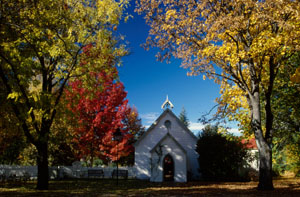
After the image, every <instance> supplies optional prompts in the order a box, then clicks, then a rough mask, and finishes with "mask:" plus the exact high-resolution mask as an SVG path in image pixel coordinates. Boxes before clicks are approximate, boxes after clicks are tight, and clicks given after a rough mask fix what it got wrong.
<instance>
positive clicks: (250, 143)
mask: <svg viewBox="0 0 300 197" xmlns="http://www.w3.org/2000/svg"><path fill="white" fill-rule="evenodd" d="M242 143H243V144H244V145H245V147H246V148H247V149H248V151H250V153H251V155H252V157H253V160H252V161H248V165H249V166H250V167H251V168H252V169H254V170H257V171H258V169H259V155H258V148H257V145H256V142H255V138H251V139H250V140H247V139H242Z"/></svg>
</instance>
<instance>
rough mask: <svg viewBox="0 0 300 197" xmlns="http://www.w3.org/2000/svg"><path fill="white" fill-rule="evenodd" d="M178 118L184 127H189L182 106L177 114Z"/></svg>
mask: <svg viewBox="0 0 300 197" xmlns="http://www.w3.org/2000/svg"><path fill="white" fill-rule="evenodd" d="M179 120H181V122H182V123H183V124H184V125H185V126H186V127H189V125H190V123H189V119H188V118H187V115H186V111H185V109H184V107H182V110H181V112H180V114H179Z"/></svg>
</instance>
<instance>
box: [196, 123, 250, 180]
mask: <svg viewBox="0 0 300 197" xmlns="http://www.w3.org/2000/svg"><path fill="white" fill-rule="evenodd" d="M196 151H197V152H198V154H199V158H198V160H199V166H200V172H201V174H202V177H203V178H204V179H207V180H223V181H224V180H240V179H241V178H245V177H240V176H241V175H239V170H240V169H242V168H243V165H244V162H245V160H247V159H248V158H249V154H248V153H247V150H246V148H245V147H244V146H243V144H242V143H241V141H240V140H239V138H237V137H233V136H230V138H228V137H226V136H225V135H223V134H221V133H219V132H218V126H216V125H215V126H211V125H207V126H206V127H205V128H204V129H203V131H202V133H201V134H200V136H199V140H198V142H197V148H196Z"/></svg>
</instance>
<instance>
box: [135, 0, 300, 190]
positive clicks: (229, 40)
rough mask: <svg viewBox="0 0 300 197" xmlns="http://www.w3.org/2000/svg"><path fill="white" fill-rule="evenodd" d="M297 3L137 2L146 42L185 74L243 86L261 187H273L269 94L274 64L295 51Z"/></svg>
mask: <svg viewBox="0 0 300 197" xmlns="http://www.w3.org/2000/svg"><path fill="white" fill-rule="evenodd" d="M299 8H300V3H299V2H298V1H291V0H283V1H272V0H266V1H254V0H253V1H249V0H237V1H229V0H224V1H223V0H222V1H220V0H204V1H200V2H199V1H194V0H181V1H175V0H170V1H159V0H153V1H147V0H141V1H140V2H139V5H138V8H137V11H138V12H139V13H145V14H146V15H145V19H146V21H147V23H148V24H149V25H150V27H151V29H150V32H149V37H148V39H147V42H146V44H145V47H146V48H149V47H150V46H157V47H159V48H160V52H159V53H158V58H159V59H160V60H165V59H169V58H170V57H171V56H174V57H176V58H180V59H182V60H183V63H182V66H183V67H185V68H189V69H190V73H189V74H190V75H198V74H201V73H202V74H203V78H204V79H205V78H206V77H208V78H209V79H214V80H215V82H217V83H220V84H221V85H226V86H229V87H233V86H236V87H237V88H238V89H239V90H240V91H242V92H243V96H244V97H245V99H246V101H247V105H248V107H249V109H250V113H249V114H248V115H249V117H250V121H251V129H252V132H253V133H254V135H255V139H256V144H257V146H258V150H259V156H260V169H259V184H258V188H259V189H262V190H269V189H273V182H272V149H271V144H272V136H273V119H274V118H273V114H272V110H271V98H272V92H273V85H274V80H275V79H276V75H277V73H278V70H279V69H280V68H281V67H283V66H284V65H285V63H286V61H287V60H288V59H289V58H290V57H291V56H292V55H293V54H295V53H296V52H297V51H299V44H298V41H299V38H300V28H299V25H300V23H299V20H300V19H299V17H300V16H299V14H298V10H299ZM262 93H263V94H262ZM261 100H262V101H263V102H264V103H265V105H264V109H262V106H261V103H260V101H261ZM261 110H263V111H264V112H265V113H261ZM262 115H264V116H265V117H264V119H265V132H264V131H263V128H262Z"/></svg>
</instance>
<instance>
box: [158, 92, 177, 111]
mask: <svg viewBox="0 0 300 197" xmlns="http://www.w3.org/2000/svg"><path fill="white" fill-rule="evenodd" d="M169 107H171V109H173V108H174V105H173V104H172V103H171V101H169V98H168V95H167V98H166V100H165V102H164V103H163V104H162V106H161V108H162V109H164V108H165V109H168V108H169Z"/></svg>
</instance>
